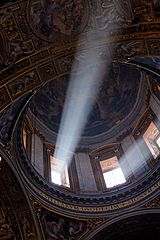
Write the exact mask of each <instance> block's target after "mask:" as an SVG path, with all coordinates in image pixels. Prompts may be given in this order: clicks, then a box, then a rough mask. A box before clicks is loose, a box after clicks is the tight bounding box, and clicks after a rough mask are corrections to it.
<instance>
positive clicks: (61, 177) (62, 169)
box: [50, 156, 70, 187]
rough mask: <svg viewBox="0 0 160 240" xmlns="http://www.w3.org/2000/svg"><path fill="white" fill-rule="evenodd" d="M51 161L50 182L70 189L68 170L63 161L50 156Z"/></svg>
mask: <svg viewBox="0 0 160 240" xmlns="http://www.w3.org/2000/svg"><path fill="white" fill-rule="evenodd" d="M50 161H51V181H52V182H53V183H55V184H58V185H62V186H65V187H70V183H69V176H68V168H67V165H66V164H65V163H64V161H61V160H59V159H56V158H55V157H54V156H50Z"/></svg>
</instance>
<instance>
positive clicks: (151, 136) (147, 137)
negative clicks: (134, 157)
mask: <svg viewBox="0 0 160 240" xmlns="http://www.w3.org/2000/svg"><path fill="white" fill-rule="evenodd" d="M143 139H144V141H145V142H146V144H147V146H148V148H149V150H150V152H151V153H152V155H153V157H154V158H156V157H157V156H158V155H159V153H160V132H159V130H158V128H157V127H156V125H155V124H154V123H153V122H151V123H150V125H149V127H148V128H147V130H146V131H145V133H144V134H143Z"/></svg>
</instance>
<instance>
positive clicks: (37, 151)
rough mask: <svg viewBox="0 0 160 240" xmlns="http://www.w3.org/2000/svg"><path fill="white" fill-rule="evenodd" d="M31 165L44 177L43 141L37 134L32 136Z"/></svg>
mask: <svg viewBox="0 0 160 240" xmlns="http://www.w3.org/2000/svg"><path fill="white" fill-rule="evenodd" d="M31 163H32V165H33V166H34V168H35V169H36V170H37V172H38V173H39V174H40V175H41V176H42V177H44V164H43V141H42V139H41V138H40V137H39V136H37V135H36V134H35V133H33V134H32V150H31Z"/></svg>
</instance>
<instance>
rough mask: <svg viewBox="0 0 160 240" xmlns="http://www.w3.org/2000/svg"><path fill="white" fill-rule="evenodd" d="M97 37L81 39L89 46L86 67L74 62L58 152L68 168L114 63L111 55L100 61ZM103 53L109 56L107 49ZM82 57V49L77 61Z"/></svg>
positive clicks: (56, 149)
mask: <svg viewBox="0 0 160 240" xmlns="http://www.w3.org/2000/svg"><path fill="white" fill-rule="evenodd" d="M97 34H98V33H97V32H96V33H95V35H94V36H93V35H92V36H90V37H89V38H87V39H84V38H81V41H82V42H83V43H84V42H85V45H86V47H87V46H89V50H88V51H87V55H86V57H84V59H83V61H84V64H80V63H79V62H78V61H77V62H78V63H74V64H73V67H72V73H71V76H70V82H69V86H68V89H67V96H66V100H65V104H64V108H63V114H62V119H61V123H60V129H59V133H58V137H57V141H56V148H55V153H54V156H55V158H56V159H60V160H63V161H64V162H65V163H66V164H67V165H69V163H70V161H71V159H72V155H73V152H74V151H75V148H76V146H77V144H78V141H79V138H80V136H81V134H82V131H83V129H84V127H85V124H86V122H87V119H88V117H89V114H90V112H91V109H92V106H93V104H94V102H95V98H96V95H97V94H98V89H99V88H100V86H101V83H102V80H103V76H104V72H107V69H108V66H109V64H110V57H109V54H108V56H107V57H106V61H105V62H102V61H101V62H100V61H99V55H98V54H97V52H96V51H95V44H96V42H95V40H94V39H95V36H96V38H97ZM79 45H81V44H79ZM101 51H103V53H106V54H107V53H108V49H107V47H106V46H105V47H103V49H101ZM80 55H81V49H80V48H79V49H78V50H77V53H76V56H75V58H76V59H79V58H81V56H80ZM79 72H80V73H79Z"/></svg>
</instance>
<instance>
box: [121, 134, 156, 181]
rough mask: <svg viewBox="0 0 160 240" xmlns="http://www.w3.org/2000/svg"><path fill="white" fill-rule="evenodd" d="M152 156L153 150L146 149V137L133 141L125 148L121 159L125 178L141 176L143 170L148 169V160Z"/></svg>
mask: <svg viewBox="0 0 160 240" xmlns="http://www.w3.org/2000/svg"><path fill="white" fill-rule="evenodd" d="M150 158H151V152H150V151H149V150H148V149H146V146H145V143H144V139H143V138H139V139H138V140H136V141H135V142H134V143H132V144H131V145H130V146H129V147H128V149H125V154H123V155H122V156H121V157H120V159H119V162H120V165H121V168H122V169H123V170H125V178H128V177H131V176H132V175H134V176H135V177H137V176H139V174H141V173H142V172H145V171H146V170H147V169H148V162H149V160H150Z"/></svg>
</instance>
